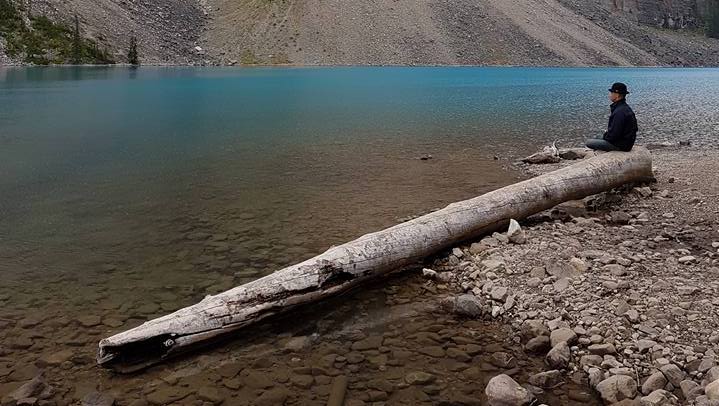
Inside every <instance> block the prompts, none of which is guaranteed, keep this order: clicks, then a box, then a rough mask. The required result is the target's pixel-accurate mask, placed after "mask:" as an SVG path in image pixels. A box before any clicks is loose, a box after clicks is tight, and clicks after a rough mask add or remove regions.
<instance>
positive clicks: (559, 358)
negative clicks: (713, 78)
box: [544, 341, 572, 369]
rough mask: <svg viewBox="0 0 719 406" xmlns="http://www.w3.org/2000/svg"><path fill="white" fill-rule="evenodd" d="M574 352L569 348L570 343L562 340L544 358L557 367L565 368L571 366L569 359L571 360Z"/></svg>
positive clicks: (550, 364)
mask: <svg viewBox="0 0 719 406" xmlns="http://www.w3.org/2000/svg"><path fill="white" fill-rule="evenodd" d="M571 357H572V354H571V352H570V350H569V345H568V344H567V342H566V341H562V342H560V343H559V344H557V345H556V346H554V347H553V348H552V349H551V350H550V351H549V353H547V356H546V357H545V358H544V360H545V361H546V362H547V364H548V365H549V366H550V367H552V368H555V369H565V368H566V367H567V366H569V361H570V360H571Z"/></svg>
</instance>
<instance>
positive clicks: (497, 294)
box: [489, 286, 509, 302]
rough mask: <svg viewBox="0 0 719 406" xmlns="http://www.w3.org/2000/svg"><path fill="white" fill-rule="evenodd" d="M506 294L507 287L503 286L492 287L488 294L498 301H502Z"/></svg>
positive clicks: (507, 292)
mask: <svg viewBox="0 0 719 406" xmlns="http://www.w3.org/2000/svg"><path fill="white" fill-rule="evenodd" d="M508 295H509V289H507V288H505V287H503V286H497V287H495V288H492V291H491V292H490V293H489V296H490V297H491V298H492V300H496V301H498V302H504V301H505V300H506V299H507V296H508Z"/></svg>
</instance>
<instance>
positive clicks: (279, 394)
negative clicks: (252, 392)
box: [254, 388, 290, 406]
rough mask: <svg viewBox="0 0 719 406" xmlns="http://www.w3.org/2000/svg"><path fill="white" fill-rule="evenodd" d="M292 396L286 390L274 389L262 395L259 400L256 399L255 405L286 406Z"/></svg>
mask: <svg viewBox="0 0 719 406" xmlns="http://www.w3.org/2000/svg"><path fill="white" fill-rule="evenodd" d="M289 396H290V393H289V391H288V390H287V389H285V388H274V389H270V390H268V391H265V392H264V393H263V394H262V395H260V396H259V397H258V398H257V399H255V402H254V404H255V405H256V406H277V405H284V404H285V401H286V400H287V398H288V397H289Z"/></svg>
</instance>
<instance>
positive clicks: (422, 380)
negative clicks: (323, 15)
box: [404, 372, 435, 385]
mask: <svg viewBox="0 0 719 406" xmlns="http://www.w3.org/2000/svg"><path fill="white" fill-rule="evenodd" d="M404 380H405V382H407V383H408V384H410V385H427V384H429V383H432V382H434V380H435V376H434V375H432V374H428V373H426V372H410V373H408V374H407V375H405V377H404Z"/></svg>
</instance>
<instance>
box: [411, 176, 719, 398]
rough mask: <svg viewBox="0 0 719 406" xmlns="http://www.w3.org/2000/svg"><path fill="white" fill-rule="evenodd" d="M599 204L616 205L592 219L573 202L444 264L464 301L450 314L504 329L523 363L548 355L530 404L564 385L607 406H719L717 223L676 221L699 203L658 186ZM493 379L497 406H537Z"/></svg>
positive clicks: (452, 301) (459, 251)
mask: <svg viewBox="0 0 719 406" xmlns="http://www.w3.org/2000/svg"><path fill="white" fill-rule="evenodd" d="M597 199H599V200H602V201H603V202H614V203H613V204H611V205H610V209H609V210H608V211H605V212H603V213H597V214H595V215H590V213H588V212H586V210H585V209H584V208H583V206H584V207H586V206H589V205H588V204H587V202H588V201H589V200H590V199H588V200H585V202H574V203H576V204H574V205H572V204H570V206H572V207H574V208H575V209H577V210H579V211H580V213H576V211H575V213H574V214H575V216H574V217H573V216H569V215H567V216H564V217H563V219H552V217H551V215H549V214H542V215H540V216H539V217H538V218H536V219H529V220H528V222H527V223H528V224H529V227H527V228H525V229H522V228H521V227H520V226H519V224H518V223H516V222H515V221H514V220H512V222H511V225H510V227H509V232H508V233H506V234H500V233H495V234H494V235H492V236H489V237H485V238H483V239H482V240H481V241H478V242H475V243H473V244H471V245H469V246H464V247H461V248H454V249H453V250H452V253H451V254H449V255H447V256H446V257H444V258H440V259H438V260H436V261H435V263H434V265H433V266H432V272H435V274H434V275H433V276H432V277H434V278H436V279H439V280H444V281H447V280H449V283H450V285H452V286H453V288H454V289H455V290H456V291H457V292H462V294H461V295H459V296H454V297H450V298H448V299H445V301H444V303H445V307H446V308H448V309H451V310H453V311H455V312H457V313H459V314H462V315H464V316H469V317H482V318H487V319H490V318H492V319H502V320H504V321H505V322H507V323H509V324H511V326H512V328H513V331H514V332H515V335H514V337H513V339H514V342H515V343H516V344H517V345H521V346H522V348H523V349H524V351H525V352H527V353H533V354H540V355H543V356H545V363H546V365H547V368H548V369H547V371H546V372H542V373H539V374H536V375H533V376H532V377H531V378H530V379H529V380H528V382H526V383H525V384H524V385H523V386H521V387H523V388H525V389H527V390H528V391H529V393H532V394H538V393H540V394H541V393H542V391H543V390H545V389H547V388H551V387H552V385H554V384H556V383H557V382H561V379H562V378H563V374H567V375H569V376H571V377H577V376H580V377H581V379H583V380H586V382H587V384H588V385H589V386H591V387H592V388H593V389H594V390H595V391H596V393H597V394H598V395H599V396H600V397H601V399H602V400H603V402H604V403H605V404H623V405H632V404H636V405H671V404H695V405H719V365H717V359H718V356H717V351H718V350H719V347H717V343H719V318H717V317H716V316H717V312H718V309H719V298H717V297H718V296H717V294H719V278H718V277H719V255H717V254H719V251H718V250H717V247H718V246H719V243H717V242H716V240H717V235H716V230H714V229H713V226H714V225H715V224H716V223H715V221H711V220H708V219H706V218H703V219H691V218H689V216H687V218H681V217H680V216H678V215H676V214H674V212H673V211H669V210H670V209H672V207H676V206H684V205H686V204H692V203H691V202H695V203H694V204H698V203H696V202H699V201H701V199H697V198H696V197H690V196H687V195H682V196H681V198H677V199H674V193H673V192H671V191H669V190H658V188H657V187H653V188H649V187H638V188H634V189H632V190H631V191H629V192H628V193H626V192H625V193H608V194H606V195H605V196H598V197H595V199H594V200H597ZM684 200H686V202H684ZM617 202H618V203H617ZM583 210H585V211H584V212H583V213H582V212H581V211H583ZM556 213H557V211H556V210H555V211H554V214H555V215H556ZM447 271H451V272H447ZM427 274H428V272H426V273H425V275H427ZM428 277H429V276H428ZM507 378H508V377H507ZM495 379H498V381H497V382H494V384H492V383H490V385H488V387H487V395H488V398H489V399H490V404H492V405H503V404H529V403H528V402H527V403H512V402H513V401H514V400H513V399H515V400H516V399H518V398H520V397H521V396H520V395H518V394H519V393H521V391H520V390H519V389H518V388H517V386H518V384H516V382H514V383H512V382H509V381H508V380H507V379H506V378H505V377H502V376H498V377H496V378H495ZM510 379H511V378H510ZM515 384H516V385H515ZM500 395H501V396H500ZM492 399H495V400H492ZM522 399H524V398H522ZM508 402H509V403H508Z"/></svg>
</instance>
